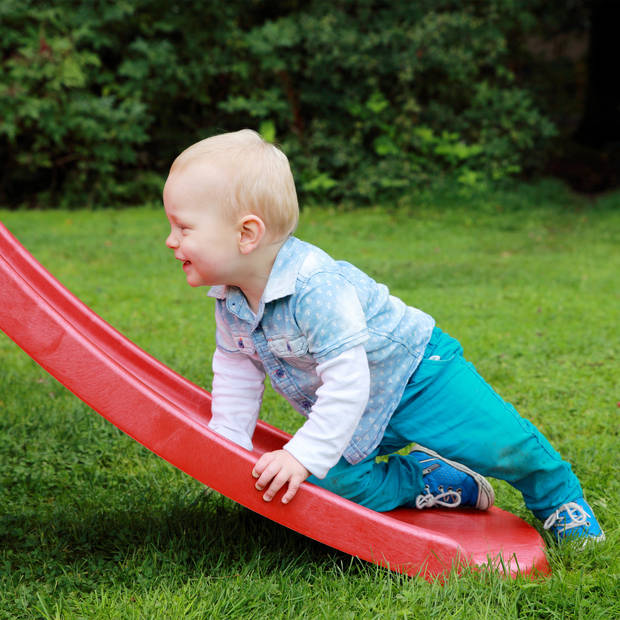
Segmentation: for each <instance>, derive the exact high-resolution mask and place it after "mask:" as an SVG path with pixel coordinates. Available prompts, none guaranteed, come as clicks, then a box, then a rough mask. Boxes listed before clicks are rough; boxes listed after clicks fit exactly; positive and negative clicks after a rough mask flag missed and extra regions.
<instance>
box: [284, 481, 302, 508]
mask: <svg viewBox="0 0 620 620" xmlns="http://www.w3.org/2000/svg"><path fill="white" fill-rule="evenodd" d="M302 482H303V480H302V479H299V480H298V479H297V478H291V479H290V480H289V483H288V490H287V491H286V493H285V494H284V497H283V498H282V503H283V504H288V503H289V502H290V501H291V500H292V499H293V497H295V494H296V493H297V490H298V489H299V487H300V486H301V483H302Z"/></svg>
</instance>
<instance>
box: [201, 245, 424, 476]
mask: <svg viewBox="0 0 620 620" xmlns="http://www.w3.org/2000/svg"><path fill="white" fill-rule="evenodd" d="M209 295H210V296H212V297H215V298H216V310H215V315H216V324H217V331H216V341H217V346H218V347H220V348H222V349H223V350H225V351H227V352H236V353H238V354H240V355H249V356H250V357H251V358H252V359H254V360H255V362H260V363H261V364H262V365H263V367H264V369H265V372H266V374H268V375H269V378H270V380H271V384H272V385H273V387H274V389H275V390H276V391H277V392H279V393H280V394H282V395H283V396H284V397H285V398H286V399H287V400H288V401H289V403H290V404H291V405H292V406H293V407H294V408H295V409H296V410H297V411H298V412H299V413H301V414H302V415H304V416H306V417H307V416H308V415H309V414H310V411H311V409H312V406H313V404H314V402H315V401H316V398H317V396H316V392H317V389H318V388H319V387H320V385H321V382H320V379H319V377H318V375H317V373H316V370H315V369H316V366H317V364H320V363H322V362H325V361H327V360H329V359H331V358H333V357H335V356H337V355H339V354H340V353H342V352H344V351H346V350H347V349H348V348H351V347H354V346H356V345H359V344H363V346H364V348H365V350H366V354H367V357H368V365H369V369H370V395H369V400H368V404H367V406H366V409H365V411H364V413H363V415H362V418H361V420H360V423H359V424H358V426H357V428H356V429H355V432H354V434H353V438H352V439H351V441H350V443H349V445H348V446H347V447H346V449H345V451H344V454H343V456H344V457H345V458H346V460H347V461H348V462H350V463H352V464H355V463H358V462H359V461H361V460H362V459H363V458H365V457H366V456H368V455H369V454H370V453H371V452H372V451H373V450H374V449H375V448H376V447H377V446H378V445H379V443H380V441H381V439H382V437H383V433H384V431H385V428H386V426H387V424H388V421H389V419H390V417H391V415H392V414H393V412H394V410H395V409H396V407H397V406H398V404H399V402H400V400H401V398H402V395H403V391H404V389H405V385H406V384H407V381H408V380H409V378H410V376H411V375H412V374H413V372H414V371H415V369H416V368H417V366H418V364H419V363H420V360H421V359H422V355H423V353H424V349H425V347H426V345H427V343H428V341H429V340H430V337H431V333H432V331H433V327H434V325H435V322H434V320H433V319H432V317H430V316H429V315H428V314H425V313H424V312H422V311H421V310H418V309H416V308H412V307H410V306H407V305H405V304H404V303H403V302H402V301H401V300H400V299H398V298H396V297H393V296H392V295H390V294H389V291H388V289H387V287H386V286H384V285H383V284H378V283H377V282H375V281H374V280H373V279H372V278H370V277H369V276H367V275H366V274H365V273H363V272H362V271H360V270H359V269H357V268H356V267H354V266H353V265H351V264H349V263H347V262H344V261H336V260H334V259H332V258H331V257H330V256H328V255H327V254H326V253H325V252H323V251H322V250H320V249H319V248H317V247H315V246H313V245H311V244H309V243H305V242H303V241H300V240H299V239H297V238H295V237H290V238H289V239H288V240H287V241H286V242H285V243H284V245H283V246H282V247H281V248H280V251H279V252H278V255H277V257H276V260H275V262H274V265H273V268H272V270H271V273H270V275H269V279H268V282H267V285H266V287H265V290H264V292H263V296H262V299H261V302H260V306H259V310H258V313H257V314H254V312H253V311H252V310H251V309H250V306H249V304H248V303H247V300H246V298H245V296H244V295H243V293H242V292H241V290H239V289H238V288H236V287H227V286H214V287H212V288H211V290H210V291H209Z"/></svg>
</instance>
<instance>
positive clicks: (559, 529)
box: [543, 497, 605, 544]
mask: <svg viewBox="0 0 620 620" xmlns="http://www.w3.org/2000/svg"><path fill="white" fill-rule="evenodd" d="M543 527H544V528H545V529H546V530H550V531H551V533H552V534H553V536H554V537H555V539H556V540H557V541H558V542H562V541H563V540H567V539H569V538H573V539H580V538H581V539H583V542H584V544H585V543H587V542H589V541H594V542H599V541H602V540H605V533H604V532H603V530H602V529H601V526H600V525H599V524H598V521H597V520H596V517H595V516H594V511H593V510H592V508H590V506H589V505H588V502H586V500H585V499H584V498H583V497H579V498H578V499H576V500H574V501H572V502H567V503H566V504H562V505H561V506H560V507H559V508H558V509H557V510H554V511H553V512H552V513H551V514H550V515H549V516H548V517H547V519H546V520H545V524H544V526H543Z"/></svg>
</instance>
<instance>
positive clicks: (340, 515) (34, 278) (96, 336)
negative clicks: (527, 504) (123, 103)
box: [0, 223, 549, 579]
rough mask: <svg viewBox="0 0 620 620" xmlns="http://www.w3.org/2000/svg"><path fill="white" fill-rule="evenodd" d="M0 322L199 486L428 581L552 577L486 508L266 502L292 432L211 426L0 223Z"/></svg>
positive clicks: (328, 497) (514, 524)
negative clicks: (265, 478)
mask: <svg viewBox="0 0 620 620" xmlns="http://www.w3.org/2000/svg"><path fill="white" fill-rule="evenodd" d="M0 329H2V330H3V331H4V332H5V333H6V334H7V335H8V336H9V337H10V338H11V339H13V340H14V341H15V342H16V343H17V344H18V345H19V346H20V347H21V348H22V349H23V350H24V351H25V352H26V353H28V355H30V356H31V357H32V358H33V359H34V360H36V361H37V362H38V363H39V364H40V365H41V366H42V367H43V368H45V369H46V370H47V371H48V372H49V373H50V374H52V375H53V376H54V377H56V379H58V381H60V382H61V383H62V384H64V385H65V386H66V387H67V388H69V389H70V390H71V391H72V392H73V393H74V394H75V395H76V396H77V397H78V398H81V399H82V400H83V401H84V402H85V403H87V404H88V405H89V406H90V407H92V408H93V409H94V410H95V411H97V412H99V413H100V414H101V415H102V416H104V417H105V418H106V419H108V420H109V421H110V422H112V423H113V424H115V425H116V426H117V427H118V428H120V429H121V430H122V431H123V432H125V433H127V434H128V435H130V436H131V437H133V438H134V439H135V440H136V441H139V442H140V443H141V444H143V445H144V446H146V447H147V448H148V449H149V450H151V451H153V452H154V453H155V454H157V455H159V456H160V457H162V458H164V459H166V460H167V461H168V462H169V463H172V464H173V465H174V466H175V467H178V468H179V469H181V470H183V471H184V472H186V473H187V474H189V475H190V476H193V477H194V478H196V479H197V480H199V481H200V482H202V483H203V484H205V485H208V486H209V487H211V488H213V489H215V490H216V491H218V492H220V493H222V494H224V495H226V496H227V497H229V498H231V499H233V500H234V501H236V502H238V503H240V504H242V505H243V506H246V507H247V508H249V509H251V510H253V511H255V512H257V513H259V514H262V515H264V516H266V517H267V518H269V519H272V520H273V521H277V522H278V523H280V524H282V525H285V526H286V527H289V528H291V529H293V530H295V531H297V532H300V533H301V534H304V535H306V536H309V537H310V538H313V539H315V540H318V541H320V542H322V543H324V544H326V545H329V546H331V547H334V548H336V549H339V550H341V551H344V552H346V553H349V554H351V555H354V556H358V557H360V558H362V559H364V560H367V561H369V562H374V563H375V564H379V565H381V566H385V567H388V568H390V569H391V570H394V571H398V572H401V573H406V574H409V575H417V574H419V575H422V576H424V577H425V578H427V579H432V578H434V577H436V576H439V575H441V574H443V573H445V572H446V571H448V570H450V568H451V567H452V566H453V565H454V564H457V565H460V566H465V565H469V566H473V567H481V566H495V567H498V568H499V570H501V571H503V572H505V574H507V575H510V576H513V577H514V576H516V575H517V574H519V573H520V574H526V575H531V574H548V573H549V565H548V563H547V560H546V557H545V553H544V543H543V541H542V539H541V537H540V536H539V534H538V532H536V530H534V529H533V528H532V527H531V526H529V525H528V524H527V523H525V522H524V521H522V520H521V519H519V518H518V517H516V516H515V515H513V514H510V513H508V512H505V511H503V510H500V509H499V508H492V509H491V510H489V511H488V512H479V511H472V510H466V509H464V510H439V509H433V510H426V511H421V510H408V509H398V510H394V511H392V512H389V513H377V512H374V511H372V510H369V509H367V508H364V507H362V506H359V505H357V504H355V503H353V502H350V501H348V500H346V499H343V498H341V497H339V496H337V495H334V494H332V493H330V492H328V491H325V490H323V489H321V488H319V487H316V486H314V485H311V484H308V483H304V484H303V485H302V488H301V489H300V490H299V492H298V494H297V496H296V497H295V499H294V500H293V502H292V503H291V504H289V505H286V506H285V505H282V504H281V502H280V501H278V500H279V497H280V495H278V496H277V497H276V499H275V500H273V501H272V502H270V503H267V502H265V501H264V500H263V499H262V496H261V494H260V493H258V492H257V491H256V490H255V489H254V480H253V478H252V476H251V475H250V472H251V470H252V465H253V464H254V462H255V461H256V459H257V455H259V454H261V453H263V452H265V451H269V450H274V449H277V448H280V447H281V446H282V445H283V444H284V443H285V442H286V441H287V439H288V437H289V436H288V435H287V434H286V433H284V432H282V431H280V430H278V429H276V428H274V427H272V426H270V425H268V424H266V423H264V422H259V424H258V427H257V430H256V433H255V436H254V446H255V449H254V452H253V453H251V452H248V451H247V450H244V449H243V448H240V447H239V446H237V445H235V444H233V443H231V442H229V441H227V440H226V439H223V438H222V437H220V436H219V435H217V434H215V433H213V432H212V431H210V430H209V429H208V428H207V422H208V420H209V417H210V410H211V396H210V394H209V393H208V392H206V391H204V390H203V389H201V388H199V387H197V386H196V385H194V384H192V383H191V382H189V381H187V380H186V379H184V378H183V377H181V376H180V375H178V374H177V373H175V372H173V371H172V370H170V369H169V368H167V367H166V366H164V365H163V364H162V363H160V362H158V361H157V360H156V359H154V358H153V357H151V356H150V355H148V354H147V353H145V352H144V351H142V350H141V349H140V348H138V347H137V346H136V345H134V344H133V343H132V342H131V341H129V340H128V339H127V338H125V337H124V336H123V335H121V334H120V333H119V332H117V331H116V330H115V329H113V328H112V327H111V326H110V325H108V324H107V323H106V322H105V321H103V320H102V319H101V318H100V317H98V316H97V315H96V314H95V313H94V312H93V311H92V310H90V309H89V308H88V307H87V306H85V305H84V304H83V303H82V302H80V301H79V300H78V299H77V298H76V297H74V296H73V295H72V294H71V293H70V292H69V291H68V290H67V289H65V288H64V287H63V286H62V285H61V284H60V283H59V282H58V281H57V280H56V279H55V278H54V277H53V276H52V275H51V274H50V273H49V272H47V271H46V270H45V269H44V268H43V267H42V266H41V265H40V264H39V263H38V262H37V261H36V260H35V259H34V258H33V257H32V256H31V255H30V254H29V253H28V252H27V251H26V250H25V248H24V247H23V246H21V245H20V244H19V242H18V241H17V240H16V239H15V238H14V237H13V236H12V235H11V233H10V232H9V231H8V230H7V229H6V228H5V227H4V226H3V225H2V224H1V223H0Z"/></svg>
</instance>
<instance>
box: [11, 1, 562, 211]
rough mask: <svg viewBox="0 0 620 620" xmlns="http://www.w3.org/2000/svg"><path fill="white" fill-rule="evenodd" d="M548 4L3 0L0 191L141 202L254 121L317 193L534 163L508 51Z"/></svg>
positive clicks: (381, 189)
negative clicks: (169, 174) (182, 154)
mask: <svg viewBox="0 0 620 620" xmlns="http://www.w3.org/2000/svg"><path fill="white" fill-rule="evenodd" d="M540 6H541V4H540V2H539V1H538V0H527V1H526V2H516V0H510V1H505V0H484V1H482V2H477V3H461V2H456V1H455V0H440V1H432V2H431V1H430V0H421V1H420V2H416V3H384V2H378V1H377V0H358V1H356V2H344V1H342V0H336V1H335V2H326V1H325V0H311V1H308V2H300V1H298V0H278V1H274V2H270V3H262V2H258V1H257V0H253V1H251V2H241V1H240V0H231V1H229V2H226V3H219V2H218V3H216V2H206V3H205V2H200V1H198V0H187V1H185V2H183V3H170V2H164V1H163V0H135V1H132V2H129V1H120V2H115V3H107V2H103V1H101V0H97V1H93V2H90V3H84V2H79V1H77V0H58V1H57V2H55V3H53V5H50V4H49V3H47V2H43V1H37V0H23V1H17V0H3V1H2V2H1V3H0V24H1V26H0V33H1V35H2V36H1V37H0V63H1V64H2V72H1V74H0V119H1V120H0V145H1V147H2V154H1V155H0V163H1V164H2V170H3V172H2V177H1V178H0V182H1V185H0V201H3V202H7V203H18V202H20V201H23V200H24V199H26V198H27V197H29V196H33V195H38V200H39V201H43V202H55V203H60V204H66V205H73V204H81V203H84V202H87V203H92V202H95V201H96V202H99V203H101V202H118V201H121V202H142V201H143V200H145V199H149V198H151V197H154V196H155V194H157V193H158V192H159V189H160V184H161V182H160V177H159V176H158V174H159V175H160V174H164V173H165V171H166V168H167V165H168V164H169V162H170V161H171V159H172V158H173V157H174V155H175V154H176V153H177V152H178V151H179V150H180V149H182V148H183V147H185V146H187V145H188V144H190V143H191V142H194V141H196V140H198V139H201V138H203V137H206V136H208V135H212V134H213V133H217V132H220V131H227V130H234V129H238V128H241V127H245V126H250V127H254V128H260V129H261V131H264V132H266V135H268V136H269V137H272V138H275V139H276V140H277V141H278V142H279V143H280V144H282V146H283V147H284V149H285V151H286V152H287V154H289V156H290V158H291V160H292V162H293V167H294V170H295V174H296V177H297V180H298V184H299V189H300V193H302V194H303V195H304V196H305V197H306V198H315V199H321V200H325V199H337V200H342V199H343V198H344V197H348V198H349V199H350V200H354V201H356V202H360V201H361V202H365V201H376V200H380V199H389V198H392V197H394V196H396V195H398V194H400V193H402V192H403V190H404V189H407V188H412V187H420V186H423V185H426V184H428V183H430V182H432V181H433V180H436V179H437V178H438V177H441V176H442V175H450V176H453V177H455V178H456V179H458V180H459V182H460V183H461V184H462V185H464V186H479V185H484V184H485V183H487V182H490V181H496V180H499V179H503V178H506V177H508V176H511V175H515V174H518V173H520V172H522V171H523V170H527V169H528V168H535V167H536V165H537V164H538V163H539V162H540V157H537V154H539V153H541V152H543V151H544V148H545V146H546V144H547V143H548V140H549V138H550V137H551V136H552V135H553V134H554V127H553V124H552V123H551V121H550V120H549V119H548V118H547V117H546V116H545V115H543V114H542V113H541V112H540V110H539V109H538V107H537V104H536V102H535V100H534V98H533V95H532V94H531V93H530V92H529V91H528V89H527V85H523V84H519V83H518V81H517V79H516V78H515V74H514V73H513V71H512V70H511V68H510V59H511V57H512V56H513V55H514V53H515V50H517V48H518V46H519V42H520V40H521V39H522V37H523V36H524V35H525V33H527V32H528V31H530V30H531V29H532V28H533V27H534V26H535V25H536V20H535V15H536V11H540Z"/></svg>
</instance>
